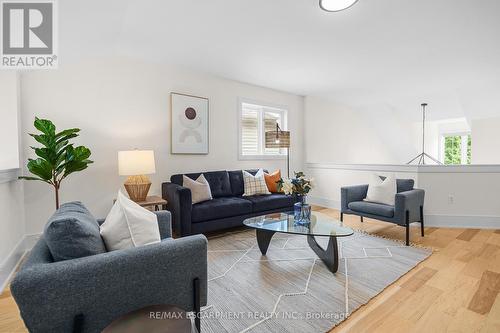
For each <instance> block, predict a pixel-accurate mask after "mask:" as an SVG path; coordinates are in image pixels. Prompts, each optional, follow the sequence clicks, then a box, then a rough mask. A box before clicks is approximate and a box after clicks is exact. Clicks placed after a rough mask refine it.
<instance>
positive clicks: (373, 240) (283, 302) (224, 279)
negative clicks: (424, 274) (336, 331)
mask: <svg viewBox="0 0 500 333" xmlns="http://www.w3.org/2000/svg"><path fill="white" fill-rule="evenodd" d="M316 239H317V242H318V243H319V244H320V245H321V246H322V247H323V248H326V244H327V242H328V238H325V237H317V238H316ZM338 243H339V251H340V263H339V270H338V272H337V273H336V274H333V273H332V272H330V271H329V270H328V269H327V268H326V266H325V265H324V263H323V262H322V261H321V260H320V259H319V258H318V257H317V256H316V254H315V253H314V252H313V251H312V250H311V249H310V248H309V246H308V244H307V239H306V237H305V236H302V235H288V234H280V233H276V234H275V235H274V236H273V239H272V241H271V245H270V247H269V249H268V251H267V255H266V256H262V255H261V253H260V251H259V248H258V246H257V241H256V238H255V231H253V230H247V231H241V232H234V233H228V234H224V235H221V236H216V237H212V238H209V242H208V249H209V251H208V258H209V259H208V267H209V282H208V286H209V295H208V305H207V306H206V307H205V308H203V310H202V321H201V322H202V332H203V333H206V332H214V333H215V332H216V333H221V332H273V333H276V332H297V333H299V332H300V333H306V332H315V333H316V332H326V331H328V330H330V329H331V328H332V327H334V326H336V325H338V324H339V323H340V322H342V321H343V320H345V319H346V318H347V317H348V316H349V314H351V313H352V312H353V311H355V310H356V309H357V308H359V307H360V306H361V305H363V304H366V303H367V302H368V301H369V300H370V299H371V298H373V297H374V296H376V295H377V294H378V293H380V292H381V291H382V290H384V289H385V288H386V287H387V286H389V285H390V284H392V283H393V282H394V281H396V280H397V279H398V278H400V277H401V276H402V275H404V274H405V273H407V272H408V271H409V270H411V269H412V268H413V267H415V266H416V265H417V264H418V263H419V262H421V261H423V260H424V259H426V258H427V257H428V256H429V255H430V254H431V253H432V251H431V250H428V249H423V248H416V247H407V246H404V245H403V244H401V243H399V242H396V241H393V240H389V239H383V238H379V237H374V236H370V235H368V234H364V233H359V232H356V233H355V234H354V235H352V236H349V237H345V238H339V239H338Z"/></svg>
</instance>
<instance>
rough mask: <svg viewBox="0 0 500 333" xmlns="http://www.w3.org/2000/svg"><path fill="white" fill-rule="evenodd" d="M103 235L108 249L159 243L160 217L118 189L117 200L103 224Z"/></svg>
mask: <svg viewBox="0 0 500 333" xmlns="http://www.w3.org/2000/svg"><path fill="white" fill-rule="evenodd" d="M101 236H102V238H103V239H104V243H105V244H106V248H107V249H108V251H114V250H123V249H128V248H133V247H138V246H142V245H148V244H153V243H159V242H160V230H159V228H158V219H157V217H156V215H155V214H154V213H153V212H151V211H149V210H147V209H145V208H143V207H141V206H139V205H138V204H136V203H135V202H133V201H132V200H130V199H129V198H127V197H126V196H124V195H123V194H122V192H121V191H118V197H117V199H116V202H115V204H114V205H113V208H111V211H110V212H109V214H108V216H107V217H106V220H105V221H104V223H103V224H102V225H101Z"/></svg>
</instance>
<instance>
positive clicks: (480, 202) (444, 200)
mask: <svg viewBox="0 0 500 333" xmlns="http://www.w3.org/2000/svg"><path fill="white" fill-rule="evenodd" d="M308 171H309V173H310V175H311V176H313V177H314V178H315V179H316V183H317V187H316V188H315V189H314V191H313V192H312V193H311V196H310V202H312V203H315V204H319V205H322V206H326V207H332V208H336V209H339V208H340V188H341V187H342V186H348V185H357V184H368V182H369V177H370V175H371V174H373V173H375V174H379V175H388V174H391V175H394V176H395V177H396V178H411V179H414V180H415V187H416V188H421V189H424V190H425V205H424V214H425V217H426V224H427V225H428V226H439V227H470V228H493V229H498V228H500V205H498V195H497V192H498V187H499V186H500V166H486V165H483V166H479V165H478V166H415V165H413V166H407V165H404V166H403V165H402V166H392V165H370V164H364V165H338V164H330V165H329V164H309V165H308Z"/></svg>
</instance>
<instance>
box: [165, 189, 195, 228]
mask: <svg viewBox="0 0 500 333" xmlns="http://www.w3.org/2000/svg"><path fill="white" fill-rule="evenodd" d="M162 196H163V199H165V200H167V202H168V203H167V209H168V210H169V211H170V212H171V213H172V222H173V223H172V224H173V228H174V231H175V232H177V234H178V235H179V236H188V235H190V234H191V208H192V199H191V190H190V189H188V188H186V187H183V186H180V185H177V184H174V183H169V182H167V183H163V184H162Z"/></svg>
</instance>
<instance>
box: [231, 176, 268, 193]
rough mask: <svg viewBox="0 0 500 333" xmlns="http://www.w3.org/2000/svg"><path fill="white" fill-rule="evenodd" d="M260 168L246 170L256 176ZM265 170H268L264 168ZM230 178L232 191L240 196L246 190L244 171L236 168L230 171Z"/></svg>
mask: <svg viewBox="0 0 500 333" xmlns="http://www.w3.org/2000/svg"><path fill="white" fill-rule="evenodd" d="M258 171H259V170H258V169H250V170H246V172H248V173H249V174H251V175H253V176H255V175H256V174H257V172H258ZM264 172H267V171H266V170H264ZM228 174H229V180H230V182H231V191H232V193H233V195H234V196H236V197H240V196H242V195H243V193H244V192H245V186H244V184H243V171H241V170H235V171H229V172H228Z"/></svg>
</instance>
